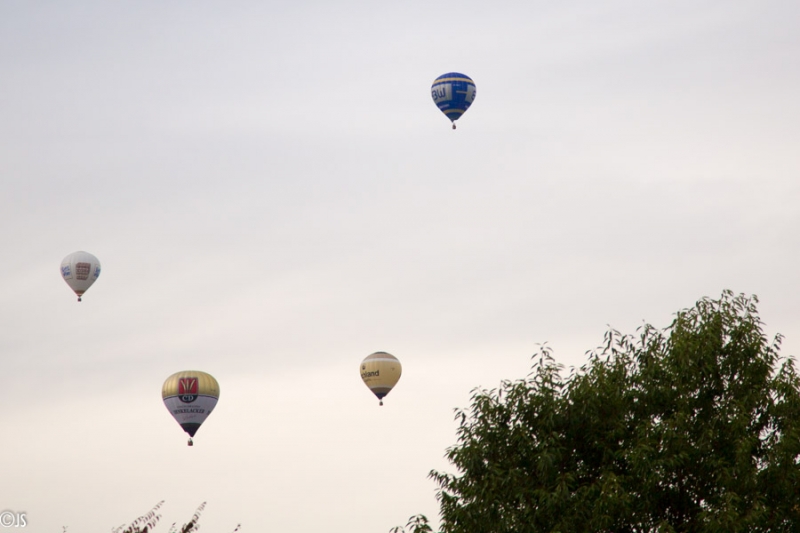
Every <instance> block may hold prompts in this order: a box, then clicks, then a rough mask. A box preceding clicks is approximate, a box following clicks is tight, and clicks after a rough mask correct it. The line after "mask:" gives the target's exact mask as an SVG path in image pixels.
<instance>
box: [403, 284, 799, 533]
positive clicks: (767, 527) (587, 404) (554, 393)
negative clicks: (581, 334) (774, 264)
mask: <svg viewBox="0 0 800 533" xmlns="http://www.w3.org/2000/svg"><path fill="white" fill-rule="evenodd" d="M757 302H758V300H757V298H756V297H755V296H753V297H745V296H743V295H738V296H734V295H733V293H732V292H730V291H726V292H724V293H723V294H722V296H721V297H720V299H718V300H711V299H708V298H705V299H702V300H700V301H699V302H697V303H696V305H695V306H694V307H692V308H690V309H686V310H683V311H680V312H678V313H677V314H676V317H675V319H674V321H673V322H672V324H671V325H670V326H669V327H667V328H666V329H663V330H657V329H656V328H654V327H653V326H650V325H644V326H642V327H641V328H639V329H638V330H637V334H636V335H635V336H631V335H622V334H620V333H619V332H617V331H613V330H612V331H609V332H608V333H607V334H606V336H605V342H604V343H603V346H602V347H601V348H599V349H598V350H599V352H590V353H589V354H588V355H589V360H588V363H587V364H586V365H584V366H583V367H581V368H580V369H579V370H575V369H573V370H572V371H571V372H570V373H569V375H568V376H567V377H563V376H562V367H561V366H560V365H558V364H557V363H556V362H555V360H554V359H553V357H552V354H551V352H550V350H549V348H547V347H546V346H545V347H543V348H542V349H541V350H540V352H539V353H538V354H537V355H535V356H534V365H533V369H532V372H531V373H530V374H529V375H528V377H527V378H525V379H522V380H518V381H513V382H512V381H504V382H503V383H502V384H501V386H500V387H499V388H498V389H493V390H488V391H487V390H475V391H473V394H472V397H471V407H470V408H469V410H456V420H457V421H458V423H459V427H458V430H457V444H456V445H455V446H453V447H451V448H449V449H448V451H447V454H446V456H447V458H448V459H449V461H450V462H451V463H452V464H453V465H455V467H456V468H457V469H458V473H457V474H449V473H441V472H437V471H432V472H431V474H430V475H431V477H432V478H433V479H434V480H435V481H436V483H437V484H438V490H437V497H438V499H439V502H440V512H441V519H442V522H441V528H442V531H443V533H511V532H514V533H526V532H537V533H538V532H547V533H555V532H562V533H568V532H619V533H628V532H630V533H644V532H648V533H649V532H664V533H667V532H687V533H711V532H720V533H721V532H725V533H731V532H739V531H741V532H744V531H747V532H781V531H786V532H795V531H800V465H799V464H798V462H799V461H800V380H798V376H797V374H796V372H795V368H794V363H793V360H792V359H790V358H782V357H781V356H780V355H779V349H780V342H781V336H780V335H778V336H776V337H775V338H774V339H773V340H772V341H770V340H768V339H767V338H766V336H765V335H764V333H763V331H762V322H761V321H760V319H759V316H758V311H757V308H756V304H757ZM424 518H425V517H422V516H418V517H412V520H410V521H409V524H408V526H407V528H408V529H409V531H413V532H415V533H422V532H423V531H430V527H429V526H428V523H427V520H425V519H424ZM425 528H427V529H425ZM397 529H399V530H402V528H397Z"/></svg>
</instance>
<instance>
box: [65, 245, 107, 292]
mask: <svg viewBox="0 0 800 533" xmlns="http://www.w3.org/2000/svg"><path fill="white" fill-rule="evenodd" d="M61 276H62V277H63V278H64V281H66V282H67V285H69V286H70V288H71V289H72V290H73V291H75V294H77V295H78V301H79V302H80V301H81V297H82V296H83V293H84V292H86V291H88V290H89V287H91V286H92V283H94V281H95V280H96V279H97V278H98V277H99V276H100V260H99V259H97V258H96V257H95V256H93V255H92V254H90V253H87V252H73V253H71V254H69V255H68V256H67V257H65V258H64V260H63V261H61Z"/></svg>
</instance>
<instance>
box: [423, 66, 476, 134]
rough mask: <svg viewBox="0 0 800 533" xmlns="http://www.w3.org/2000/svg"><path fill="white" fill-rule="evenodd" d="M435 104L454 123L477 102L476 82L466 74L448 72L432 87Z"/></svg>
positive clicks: (437, 79) (454, 125)
mask: <svg viewBox="0 0 800 533" xmlns="http://www.w3.org/2000/svg"><path fill="white" fill-rule="evenodd" d="M431 97H433V103H435V104H436V106H437V107H438V108H439V110H440V111H441V112H442V113H444V114H445V115H446V116H447V118H449V119H450V121H451V122H452V123H453V129H456V120H458V119H459V118H461V115H463V114H464V113H466V111H467V109H469V106H471V105H472V102H473V101H474V100H475V82H473V81H472V78H470V77H469V76H467V75H466V74H460V73H458V72H448V73H447V74H442V75H441V76H439V77H438V78H436V80H434V82H433V85H432V86H431Z"/></svg>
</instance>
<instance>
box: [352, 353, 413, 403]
mask: <svg viewBox="0 0 800 533" xmlns="http://www.w3.org/2000/svg"><path fill="white" fill-rule="evenodd" d="M402 373H403V367H402V365H401V364H400V361H398V360H397V357H395V356H393V355H392V354H388V353H386V352H375V353H374V354H372V355H368V356H367V357H366V359H364V360H363V361H361V379H363V380H364V384H365V385H366V386H367V387H369V390H371V391H372V393H373V394H374V395H375V396H377V397H378V400H380V405H383V397H384V396H386V395H387V394H389V392H390V391H391V390H392V388H393V387H394V386H395V385H396V384H397V381H398V380H399V379H400V374H402Z"/></svg>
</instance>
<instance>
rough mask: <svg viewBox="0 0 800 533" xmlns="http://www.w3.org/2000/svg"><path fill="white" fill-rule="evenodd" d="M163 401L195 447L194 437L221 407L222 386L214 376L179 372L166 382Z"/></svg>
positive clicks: (193, 371)
mask: <svg viewBox="0 0 800 533" xmlns="http://www.w3.org/2000/svg"><path fill="white" fill-rule="evenodd" d="M161 397H162V398H163V399H164V405H166V406H167V409H168V410H169V412H170V413H171V414H172V416H173V417H174V418H175V420H177V422H178V424H180V425H181V427H182V428H183V430H184V431H185V432H186V433H188V434H189V446H194V442H193V441H192V437H194V434H195V433H197V430H198V429H200V425H201V424H202V423H203V422H204V421H205V419H206V417H208V415H210V414H211V411H213V410H214V407H215V406H216V405H217V400H218V399H219V383H217V380H216V379H214V377H213V376H212V375H210V374H206V373H205V372H200V371H199V370H185V371H183V372H176V373H174V374H172V375H171V376H170V377H168V378H167V380H166V381H165V382H164V386H163V387H162V388H161Z"/></svg>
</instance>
